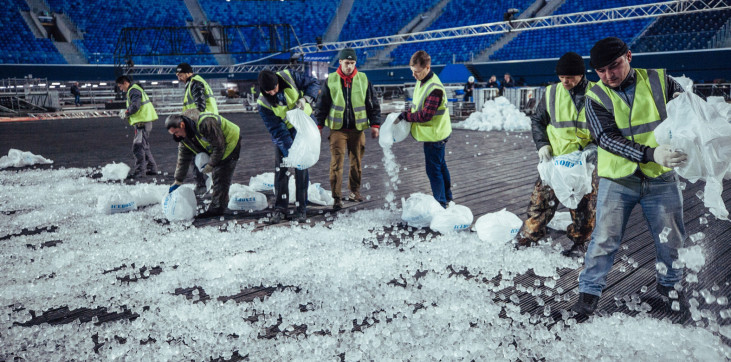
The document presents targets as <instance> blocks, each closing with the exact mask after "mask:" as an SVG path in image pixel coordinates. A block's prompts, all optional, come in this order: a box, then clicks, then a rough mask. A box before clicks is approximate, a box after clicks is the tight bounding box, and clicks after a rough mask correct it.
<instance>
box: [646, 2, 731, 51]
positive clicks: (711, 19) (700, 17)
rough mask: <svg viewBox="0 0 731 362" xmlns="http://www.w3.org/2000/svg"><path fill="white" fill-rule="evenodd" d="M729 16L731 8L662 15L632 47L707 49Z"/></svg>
mask: <svg viewBox="0 0 731 362" xmlns="http://www.w3.org/2000/svg"><path fill="white" fill-rule="evenodd" d="M729 18H731V10H721V11H714V12H709V13H696V14H688V15H683V16H665V17H661V18H658V19H657V21H655V23H653V24H652V26H651V27H650V28H649V29H648V30H647V31H646V32H645V33H644V35H642V37H641V38H639V39H638V41H637V42H636V43H635V44H634V45H633V47H632V48H633V49H634V50H635V51H638V52H661V51H670V50H689V49H705V48H708V47H709V44H708V42H709V41H710V40H711V38H712V37H713V36H714V35H715V34H716V32H717V31H718V30H719V29H720V28H721V27H722V26H723V25H724V24H725V23H726V22H727V21H728V20H729Z"/></svg>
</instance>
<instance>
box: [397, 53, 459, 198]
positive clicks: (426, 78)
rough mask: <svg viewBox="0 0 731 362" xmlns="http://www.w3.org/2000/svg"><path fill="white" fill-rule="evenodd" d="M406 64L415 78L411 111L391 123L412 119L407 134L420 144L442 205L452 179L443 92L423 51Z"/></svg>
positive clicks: (437, 196) (428, 172)
mask: <svg viewBox="0 0 731 362" xmlns="http://www.w3.org/2000/svg"><path fill="white" fill-rule="evenodd" d="M409 66H410V67H411V73H412V75H413V76H414V78H415V79H416V87H415V88H414V100H413V104H412V105H411V110H410V111H404V112H401V114H400V115H399V117H398V119H397V120H396V121H395V122H394V123H398V122H400V120H406V121H408V122H412V123H411V136H412V137H414V139H415V140H417V141H419V142H423V143H424V161H425V163H426V175H427V176H428V177H429V184H430V185H431V190H432V195H434V198H435V199H436V200H437V201H438V202H439V203H440V204H441V205H442V207H444V208H446V207H447V205H448V204H449V202H450V201H452V180H451V178H450V175H449V169H448V168H447V160H446V159H445V149H446V146H447V140H449V136H450V135H451V134H452V123H451V121H450V119H449V111H448V110H447V94H446V92H445V91H444V85H443V84H442V82H441V81H440V80H439V77H438V76H437V75H436V74H434V72H432V70H431V56H429V54H428V53H427V52H425V51H423V50H419V51H417V52H416V53H414V54H413V55H412V56H411V61H410V62H409Z"/></svg>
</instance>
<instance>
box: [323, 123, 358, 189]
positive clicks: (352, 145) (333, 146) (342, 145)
mask: <svg viewBox="0 0 731 362" xmlns="http://www.w3.org/2000/svg"><path fill="white" fill-rule="evenodd" d="M329 138H330V154H331V156H332V158H331V159H330V187H331V188H332V196H333V198H335V199H338V200H339V199H341V198H342V196H343V195H342V192H341V189H342V184H343V164H344V163H345V155H346V154H347V155H348V159H349V160H350V173H349V177H348V188H349V189H350V191H351V192H352V193H354V194H358V193H359V192H360V180H361V175H362V173H363V167H362V164H361V160H362V159H363V153H365V143H366V137H365V133H364V132H363V131H356V130H352V131H340V130H336V131H330V137H329Z"/></svg>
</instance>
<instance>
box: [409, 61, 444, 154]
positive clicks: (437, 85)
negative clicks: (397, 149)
mask: <svg viewBox="0 0 731 362" xmlns="http://www.w3.org/2000/svg"><path fill="white" fill-rule="evenodd" d="M435 89H439V90H441V91H442V101H441V102H440V103H439V107H438V108H437V112H436V113H435V114H434V117H432V119H431V120H429V122H426V123H416V122H414V123H412V124H411V136H412V137H414V139H415V140H417V141H420V142H436V141H441V140H443V139H445V138H447V137H449V135H450V134H452V121H451V120H450V118H449V112H447V92H445V91H444V85H443V84H442V81H440V80H439V77H437V75H436V74H433V75H432V77H431V78H430V79H429V80H428V81H427V82H426V83H424V84H422V83H421V81H417V82H416V88H414V98H413V99H414V103H413V104H412V105H411V113H416V112H418V111H420V110H422V109H423V108H424V102H425V101H426V97H428V96H429V94H431V92H432V91H433V90H435Z"/></svg>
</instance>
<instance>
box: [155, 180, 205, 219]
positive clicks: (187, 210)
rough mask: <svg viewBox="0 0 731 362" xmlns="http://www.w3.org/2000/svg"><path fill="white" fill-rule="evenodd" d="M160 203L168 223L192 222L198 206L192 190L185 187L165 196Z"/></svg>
mask: <svg viewBox="0 0 731 362" xmlns="http://www.w3.org/2000/svg"><path fill="white" fill-rule="evenodd" d="M160 203H161V206H162V212H163V213H164V214H165V218H166V219H168V220H170V221H183V220H192V219H193V218H194V217H195V209H196V207H197V206H198V202H197V201H196V199H195V193H194V192H193V189H191V188H190V187H186V186H180V187H178V188H177V189H176V190H175V191H173V192H170V193H168V194H166V195H165V197H164V198H163V199H162V201H161V202H160Z"/></svg>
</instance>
